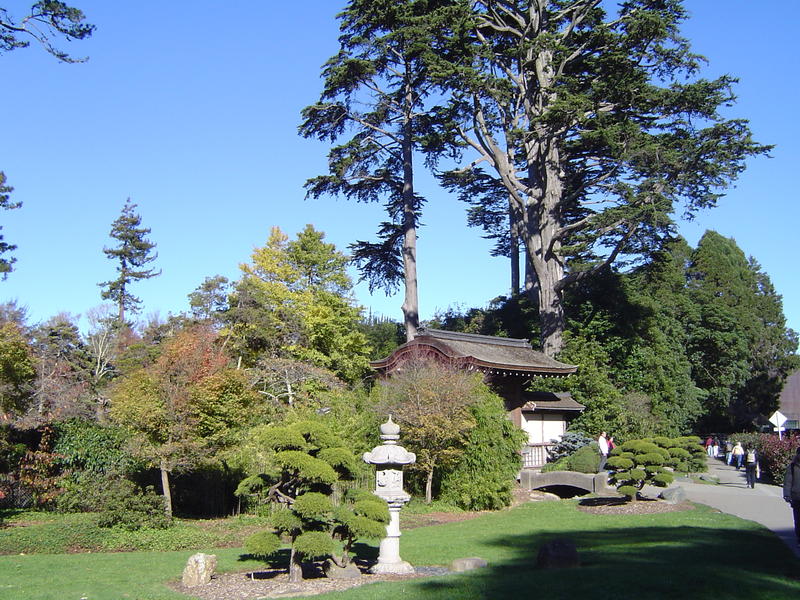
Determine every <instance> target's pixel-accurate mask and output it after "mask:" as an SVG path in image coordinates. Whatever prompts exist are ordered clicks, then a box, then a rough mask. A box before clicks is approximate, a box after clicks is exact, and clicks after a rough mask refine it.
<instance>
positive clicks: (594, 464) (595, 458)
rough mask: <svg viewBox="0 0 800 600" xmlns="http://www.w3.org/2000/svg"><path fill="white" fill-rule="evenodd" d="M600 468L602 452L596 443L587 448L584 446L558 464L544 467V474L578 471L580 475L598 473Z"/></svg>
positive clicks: (549, 464) (548, 464)
mask: <svg viewBox="0 0 800 600" xmlns="http://www.w3.org/2000/svg"><path fill="white" fill-rule="evenodd" d="M599 466H600V451H599V450H598V448H597V444H596V443H595V442H592V443H590V444H589V445H587V446H582V447H580V448H578V450H577V451H576V452H575V453H574V454H571V455H569V456H565V457H564V458H561V459H560V460H558V461H557V462H554V463H547V464H546V465H544V467H542V472H543V473H547V472H550V471H577V472H578V473H597V468H598V467H599Z"/></svg>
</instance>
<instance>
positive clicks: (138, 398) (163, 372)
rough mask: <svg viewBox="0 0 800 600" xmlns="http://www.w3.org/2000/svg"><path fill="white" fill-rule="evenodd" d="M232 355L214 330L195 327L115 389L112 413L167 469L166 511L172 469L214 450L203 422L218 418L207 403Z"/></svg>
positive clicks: (140, 450) (139, 449)
mask: <svg viewBox="0 0 800 600" xmlns="http://www.w3.org/2000/svg"><path fill="white" fill-rule="evenodd" d="M226 363H227V358H226V356H225V355H224V354H223V353H222V352H221V351H220V349H219V347H218V344H217V343H216V335H215V334H214V332H212V331H210V330H208V329H204V328H190V329H187V330H184V331H181V332H179V333H178V334H177V335H176V336H175V337H174V338H172V339H170V340H168V341H166V342H165V343H164V347H163V350H162V352H161V355H160V356H159V358H158V359H157V360H156V362H155V363H154V364H153V365H152V366H150V367H147V368H142V369H139V370H137V371H134V372H133V373H131V374H129V375H127V376H126V377H123V378H120V380H119V381H118V382H117V383H116V384H115V386H114V389H113V390H112V394H111V408H110V415H111V418H112V419H113V420H114V421H116V422H117V423H119V424H120V425H122V426H124V427H127V428H129V429H130V430H131V431H132V432H133V434H134V438H133V439H134V442H135V447H134V450H135V452H136V454H138V455H139V456H141V457H143V458H145V459H147V460H148V461H149V462H150V464H152V465H153V466H154V467H156V468H158V469H159V471H160V472H161V486H162V493H163V495H164V498H165V500H166V511H167V513H168V514H171V513H172V497H171V492H170V481H169V478H170V474H171V473H172V472H173V471H175V470H179V469H182V468H187V467H190V466H192V465H195V464H197V463H198V461H199V460H200V459H201V458H202V457H203V456H204V455H205V454H206V453H207V452H208V446H207V444H206V440H205V437H207V435H208V433H210V431H205V430H204V429H203V425H204V424H206V425H207V426H208V427H211V423H210V422H209V421H212V422H213V420H214V419H215V418H222V419H223V421H224V416H222V417H214V416H213V415H210V414H209V413H210V410H209V407H208V406H206V405H208V404H210V405H211V406H212V407H213V406H214V403H213V402H212V403H207V402H201V401H200V400H201V399H203V398H205V397H206V396H205V395H204V394H203V393H202V390H203V389H206V390H207V389H208V387H209V385H210V382H209V380H208V379H209V378H211V377H213V376H215V375H217V374H218V373H219V372H220V371H221V370H222V369H223V368H224V366H225V365H226Z"/></svg>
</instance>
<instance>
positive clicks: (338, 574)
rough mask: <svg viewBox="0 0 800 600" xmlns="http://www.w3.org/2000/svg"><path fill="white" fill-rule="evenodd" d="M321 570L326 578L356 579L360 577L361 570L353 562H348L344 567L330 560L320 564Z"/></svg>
mask: <svg viewBox="0 0 800 600" xmlns="http://www.w3.org/2000/svg"><path fill="white" fill-rule="evenodd" d="M322 570H323V571H324V572H325V576H326V577H327V578H328V579H358V578H359V577H361V570H360V569H359V568H358V567H357V566H356V564H355V563H352V562H351V563H348V564H347V566H346V567H340V566H339V565H337V564H336V563H335V562H333V561H332V560H326V561H325V563H324V564H323V565H322Z"/></svg>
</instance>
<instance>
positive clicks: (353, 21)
mask: <svg viewBox="0 0 800 600" xmlns="http://www.w3.org/2000/svg"><path fill="white" fill-rule="evenodd" d="M447 4H449V3H448V2H438V1H436V0H401V1H399V0H392V1H386V0H381V1H375V0H350V2H348V4H347V6H346V7H345V9H344V10H343V11H342V12H341V13H340V15H339V18H340V20H341V26H340V29H341V31H342V35H341V36H340V37H339V42H340V45H341V47H340V50H339V52H338V53H337V54H336V55H335V56H334V57H332V58H331V59H330V60H329V61H328V62H327V63H326V65H325V67H324V69H323V77H324V79H325V88H324V90H323V92H322V95H321V97H320V101H319V102H318V103H317V104H314V105H311V106H308V107H307V108H305V109H304V110H303V124H302V125H301V127H300V132H301V134H302V135H304V136H305V137H316V138H319V139H323V140H330V141H331V142H334V143H335V142H338V141H339V140H340V139H341V138H343V137H345V136H348V137H347V139H346V141H345V142H344V143H342V144H340V145H337V146H335V147H333V148H332V149H331V151H330V153H329V154H328V161H329V167H330V174H328V175H323V176H319V177H315V178H313V179H311V180H309V181H308V183H307V184H306V187H307V189H308V193H309V195H310V196H312V197H314V198H317V197H319V196H322V195H325V194H337V195H339V194H340V195H343V196H345V197H347V198H350V199H353V200H357V201H360V202H379V201H384V202H385V207H386V212H387V215H388V217H389V219H388V220H387V221H386V222H384V223H382V224H381V226H380V229H379V232H378V237H379V238H380V241H379V242H377V243H372V242H364V241H359V242H356V243H355V244H353V246H352V250H353V256H354V260H355V261H356V263H357V264H358V265H359V266H360V268H361V271H362V274H363V279H365V280H367V281H368V282H369V286H370V291H372V290H374V289H376V288H383V289H385V290H386V291H387V293H389V292H392V291H394V290H395V289H396V288H397V287H398V285H399V284H400V282H402V283H403V285H404V287H405V299H404V301H403V306H402V310H403V316H404V324H405V328H406V339H408V340H411V339H413V338H414V335H415V333H416V329H417V327H418V326H419V301H418V294H417V249H416V248H417V244H416V239H417V227H418V225H419V219H420V213H421V209H422V205H423V198H422V197H421V196H419V195H418V194H417V193H416V192H415V188H414V170H415V167H414V152H415V150H416V149H417V148H419V145H420V143H421V137H422V136H424V135H425V134H426V133H429V130H430V128H429V126H428V125H427V124H426V120H427V119H429V118H430V115H429V113H428V112H426V107H425V100H426V97H427V96H428V95H429V94H430V92H431V83H430V77H429V72H430V69H431V67H432V64H431V62H432V60H433V59H434V57H435V53H434V52H433V48H437V49H439V50H441V41H442V39H443V38H442V36H441V33H442V31H443V29H444V28H445V27H446V24H447V21H446V14H447V13H446V5H447ZM443 6H444V8H442V7H443Z"/></svg>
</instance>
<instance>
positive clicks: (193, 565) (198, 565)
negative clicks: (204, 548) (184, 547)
mask: <svg viewBox="0 0 800 600" xmlns="http://www.w3.org/2000/svg"><path fill="white" fill-rule="evenodd" d="M216 569H217V556H216V554H203V553H202V552H198V553H197V554H193V555H192V556H190V557H189V560H188V561H187V563H186V567H185V568H184V569H183V577H182V579H181V581H182V583H183V585H185V586H186V587H196V586H198V585H205V584H206V583H208V582H209V581H211V576H212V575H213V574H214V571H215V570H216Z"/></svg>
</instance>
